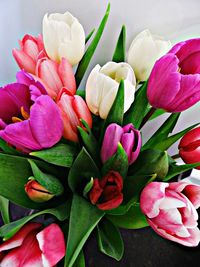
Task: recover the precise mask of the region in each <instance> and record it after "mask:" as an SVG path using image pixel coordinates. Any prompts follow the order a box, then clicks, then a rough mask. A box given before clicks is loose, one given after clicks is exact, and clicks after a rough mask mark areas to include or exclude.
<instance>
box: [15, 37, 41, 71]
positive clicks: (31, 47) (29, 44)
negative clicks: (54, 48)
mask: <svg viewBox="0 0 200 267" xmlns="http://www.w3.org/2000/svg"><path fill="white" fill-rule="evenodd" d="M19 45H20V49H16V48H15V49H13V56H14V58H15V60H16V62H17V64H18V66H19V67H20V69H23V70H25V71H26V72H29V73H32V74H35V69H36V62H37V60H38V58H39V57H44V56H46V52H45V49H44V44H43V40H42V35H39V36H38V37H33V36H31V35H28V34H26V35H25V36H24V38H23V39H22V41H19Z"/></svg>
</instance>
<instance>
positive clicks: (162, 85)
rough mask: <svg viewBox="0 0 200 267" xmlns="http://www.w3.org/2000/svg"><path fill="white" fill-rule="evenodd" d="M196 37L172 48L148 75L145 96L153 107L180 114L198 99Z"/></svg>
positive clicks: (199, 69)
mask: <svg viewBox="0 0 200 267" xmlns="http://www.w3.org/2000/svg"><path fill="white" fill-rule="evenodd" d="M199 61H200V38H198V39H191V40H188V41H185V42H181V43H178V44H177V45H175V46H174V47H173V48H172V49H171V50H170V51H169V53H167V54H166V55H165V56H163V57H161V58H160V59H159V60H158V61H157V62H156V63H155V65H154V68H153V70H152V72H151V75H150V78H149V82H148V88H147V96H148V100H149V103H150V104H151V105H152V106H153V107H154V108H161V109H164V110H166V111H168V112H181V111H184V110H186V109H188V108H189V107H191V106H192V105H194V104H195V103H197V102H198V101H199V100H200V64H199Z"/></svg>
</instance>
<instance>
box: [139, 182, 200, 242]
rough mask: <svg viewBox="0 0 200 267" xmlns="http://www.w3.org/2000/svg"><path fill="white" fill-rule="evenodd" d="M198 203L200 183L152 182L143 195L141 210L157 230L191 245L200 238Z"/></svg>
mask: <svg viewBox="0 0 200 267" xmlns="http://www.w3.org/2000/svg"><path fill="white" fill-rule="evenodd" d="M199 206H200V186H197V185H192V184H188V183H185V182H176V183H170V184H169V183H162V182H152V183H149V184H148V185H147V186H146V187H145V188H144V189H143V191H142V193H141V196H140V207H141V210H142V212H143V213H144V214H145V215H146V217H147V221H148V223H149V224H150V226H151V227H152V228H153V229H154V231H156V233H158V234H159V235H161V236H162V237H164V238H167V239H169V240H171V241H174V242H177V243H180V244H182V245H184V246H189V247H193V246H197V245H198V244H199V242H200V230H199V229H198V227H197V225H198V223H197V220H198V213H197V211H196V209H197V208H199Z"/></svg>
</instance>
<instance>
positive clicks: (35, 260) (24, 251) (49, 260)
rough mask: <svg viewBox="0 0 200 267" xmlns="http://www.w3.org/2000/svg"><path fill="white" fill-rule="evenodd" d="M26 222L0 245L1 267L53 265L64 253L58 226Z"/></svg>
mask: <svg viewBox="0 0 200 267" xmlns="http://www.w3.org/2000/svg"><path fill="white" fill-rule="evenodd" d="M40 230H41V224H39V223H35V222H32V223H28V224H26V225H25V226H23V227H22V228H21V229H20V230H19V231H18V232H17V233H16V234H15V235H14V236H13V237H12V238H10V239H8V240H7V241H5V242H4V243H3V244H1V245H0V257H1V258H2V259H1V261H0V266H1V267H8V266H12V267H21V266H23V267H36V266H37V267H44V266H45V267H53V266H55V265H56V264H57V263H58V262H59V261H60V260H61V259H62V258H63V257H64V255H65V241H64V236H63V233H62V231H61V229H60V227H59V226H58V225H57V224H55V223H52V224H50V225H49V226H47V227H46V228H44V229H43V230H42V231H40ZM4 252H5V254H4Z"/></svg>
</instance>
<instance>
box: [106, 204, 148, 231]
mask: <svg viewBox="0 0 200 267" xmlns="http://www.w3.org/2000/svg"><path fill="white" fill-rule="evenodd" d="M106 217H107V218H108V219H109V220H110V221H111V222H112V223H113V224H114V225H116V226H118V227H120V228H125V229H140V228H144V227H147V226H149V225H148V222H147V220H146V217H145V215H144V214H143V213H142V212H141V210H140V204H139V203H134V205H133V206H131V208H130V209H129V210H128V212H127V213H126V214H124V215H117V216H112V215H106Z"/></svg>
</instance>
